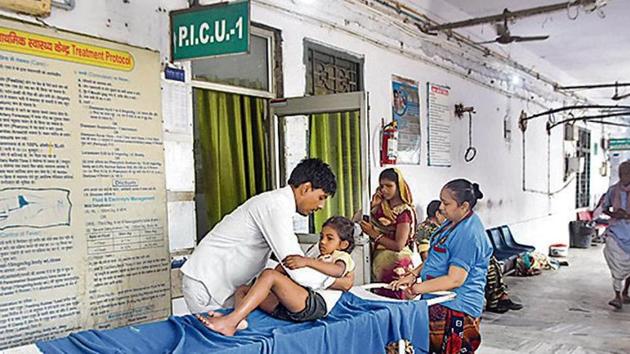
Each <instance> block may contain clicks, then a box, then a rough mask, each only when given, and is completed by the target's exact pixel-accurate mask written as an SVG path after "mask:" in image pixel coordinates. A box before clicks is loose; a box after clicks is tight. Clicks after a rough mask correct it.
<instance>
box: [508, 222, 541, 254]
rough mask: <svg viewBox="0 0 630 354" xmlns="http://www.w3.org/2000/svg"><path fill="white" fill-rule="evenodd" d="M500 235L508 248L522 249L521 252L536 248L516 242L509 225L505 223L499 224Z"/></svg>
mask: <svg viewBox="0 0 630 354" xmlns="http://www.w3.org/2000/svg"><path fill="white" fill-rule="evenodd" d="M501 236H502V239H503V241H504V243H505V244H506V245H507V246H508V247H510V248H513V249H518V250H522V251H523V252H532V251H534V250H535V249H536V248H535V247H534V246H529V245H523V244H520V243H518V242H516V240H515V239H514V235H513V234H512V230H510V227H509V226H507V225H503V226H501Z"/></svg>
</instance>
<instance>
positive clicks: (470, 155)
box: [464, 111, 477, 162]
mask: <svg viewBox="0 0 630 354" xmlns="http://www.w3.org/2000/svg"><path fill="white" fill-rule="evenodd" d="M476 156H477V149H476V148H475V147H474V146H473V144H472V112H470V111H469V112H468V148H467V149H466V153H465V154H464V161H466V162H470V161H472V160H474V159H475V157H476Z"/></svg>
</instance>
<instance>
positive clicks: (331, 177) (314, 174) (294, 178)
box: [289, 159, 337, 197]
mask: <svg viewBox="0 0 630 354" xmlns="http://www.w3.org/2000/svg"><path fill="white" fill-rule="evenodd" d="M307 182H310V183H311V186H312V187H313V189H319V188H321V189H323V190H324V192H326V193H327V194H328V195H330V196H331V197H332V196H333V195H335V192H337V180H336V179H335V174H334V173H333V172H332V170H331V169H330V166H328V164H327V163H325V162H324V161H322V160H320V159H304V160H302V161H300V163H299V164H298V165H297V166H295V168H294V169H293V171H292V172H291V177H289V184H290V185H291V186H292V187H293V188H297V187H299V186H301V185H302V184H304V183H307Z"/></svg>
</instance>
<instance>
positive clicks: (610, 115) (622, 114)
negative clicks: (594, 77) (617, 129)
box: [547, 112, 630, 130]
mask: <svg viewBox="0 0 630 354" xmlns="http://www.w3.org/2000/svg"><path fill="white" fill-rule="evenodd" d="M622 116H630V112H628V113H612V114H600V115H596V116H586V117H577V118H567V119H563V120H561V121H559V122H555V123H551V124H549V123H548V125H547V130H551V129H553V128H555V127H557V126H558V125H561V124H564V123H569V122H580V121H591V120H595V119H604V118H614V117H622ZM596 123H601V124H605V123H609V122H596ZM610 125H617V126H630V125H628V124H624V123H617V124H610Z"/></svg>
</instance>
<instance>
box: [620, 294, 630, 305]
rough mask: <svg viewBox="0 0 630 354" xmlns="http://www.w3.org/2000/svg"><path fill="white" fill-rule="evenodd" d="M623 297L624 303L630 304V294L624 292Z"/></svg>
mask: <svg viewBox="0 0 630 354" xmlns="http://www.w3.org/2000/svg"><path fill="white" fill-rule="evenodd" d="M621 299H622V300H623V303H624V304H630V296H628V294H623V295H622V296H621Z"/></svg>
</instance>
